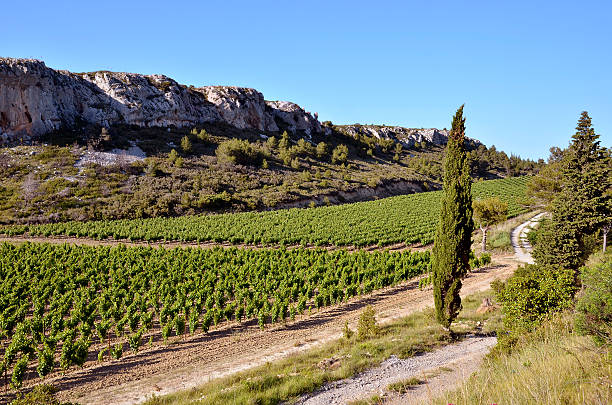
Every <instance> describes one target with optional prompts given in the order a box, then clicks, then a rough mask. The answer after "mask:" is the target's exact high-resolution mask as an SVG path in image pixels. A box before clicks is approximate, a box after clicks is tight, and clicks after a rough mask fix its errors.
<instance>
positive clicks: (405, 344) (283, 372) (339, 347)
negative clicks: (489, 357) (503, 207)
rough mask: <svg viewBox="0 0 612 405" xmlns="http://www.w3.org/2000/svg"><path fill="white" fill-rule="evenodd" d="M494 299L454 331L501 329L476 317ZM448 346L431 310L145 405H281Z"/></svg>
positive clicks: (469, 308)
mask: <svg viewBox="0 0 612 405" xmlns="http://www.w3.org/2000/svg"><path fill="white" fill-rule="evenodd" d="M491 295H492V292H491V291H485V292H481V293H478V294H474V295H472V296H469V297H467V298H466V299H465V300H464V308H463V310H462V312H461V313H460V314H459V317H458V319H457V323H456V325H454V330H461V331H463V332H460V333H459V336H461V335H462V334H463V333H465V332H468V331H473V330H474V328H475V327H476V323H477V322H478V321H480V322H481V323H483V329H484V331H492V330H493V329H495V328H496V327H497V325H498V324H499V318H500V316H501V315H500V313H499V311H494V312H490V313H488V314H482V315H479V314H476V313H475V311H476V309H477V308H478V306H479V305H480V303H481V302H482V299H483V298H484V297H491ZM457 326H459V327H457ZM449 342H450V338H449V335H448V333H447V332H446V331H444V330H443V329H442V328H441V327H440V326H439V325H438V324H437V323H436V322H435V319H434V315H433V310H431V309H427V310H425V311H421V312H417V313H414V314H411V315H409V316H407V317H405V318H402V319H400V320H398V321H394V322H392V323H390V324H387V325H384V326H382V327H381V328H380V332H379V334H378V335H377V336H375V337H372V338H369V339H367V340H363V341H359V340H357V339H356V337H353V338H351V339H345V338H341V339H338V340H336V341H333V342H330V343H328V344H325V345H322V346H320V347H317V348H314V349H310V350H308V351H306V352H303V353H299V354H294V355H292V356H289V357H287V358H285V359H283V360H279V361H276V362H273V363H268V364H266V365H264V366H261V367H257V368H254V369H251V370H248V371H245V372H241V373H237V374H235V375H232V376H229V377H226V378H223V379H219V380H214V381H211V382H210V383H208V384H205V385H203V386H201V387H197V388H195V389H191V390H188V391H184V392H179V393H176V394H172V395H168V396H161V397H155V398H153V399H151V400H149V401H148V402H147V403H146V404H147V405H158V404H177V405H178V404H181V405H183V404H195V403H197V404H222V403H231V404H234V403H235V404H277V403H280V402H282V401H292V400H295V399H296V398H298V397H299V396H300V395H302V394H306V393H309V392H312V391H314V390H316V389H317V388H319V387H321V386H322V385H323V384H325V383H327V382H330V381H335V380H339V379H344V378H348V377H351V376H353V375H355V374H357V373H359V372H361V371H364V370H366V369H368V368H371V367H374V366H377V365H379V364H380V363H381V362H382V361H383V360H385V359H387V358H388V357H389V356H391V355H392V354H393V355H396V356H398V357H400V358H407V357H411V356H414V355H415V354H417V353H422V352H425V351H430V350H433V349H435V348H437V347H439V346H443V345H446V344H448V343H449ZM329 359H334V360H335V361H334V362H333V364H334V366H331V367H324V366H321V364H322V361H324V360H329ZM327 364H329V362H328V363H327ZM366 401H371V402H362V403H377V401H378V399H377V398H370V399H367V400H366Z"/></svg>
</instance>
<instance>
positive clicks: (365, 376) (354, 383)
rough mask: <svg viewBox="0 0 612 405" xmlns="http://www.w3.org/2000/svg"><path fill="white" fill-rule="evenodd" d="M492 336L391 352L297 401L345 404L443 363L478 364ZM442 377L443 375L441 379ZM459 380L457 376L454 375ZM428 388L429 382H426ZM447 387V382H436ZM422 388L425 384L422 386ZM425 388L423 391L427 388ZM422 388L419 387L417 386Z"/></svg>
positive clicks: (305, 404)
mask: <svg viewBox="0 0 612 405" xmlns="http://www.w3.org/2000/svg"><path fill="white" fill-rule="evenodd" d="M496 342H497V338H495V337H477V336H472V337H468V338H467V339H465V340H463V341H461V342H459V343H456V344H452V345H448V346H445V347H443V348H441V349H438V350H435V351H433V352H429V353H426V354H423V355H420V356H415V357H410V358H407V359H399V358H397V357H395V356H391V357H390V358H388V359H387V360H385V361H384V362H382V363H381V365H380V366H379V367H376V368H372V369H369V370H367V371H365V372H363V373H361V374H359V375H357V376H355V377H353V378H349V379H345V380H341V381H337V382H334V383H331V384H327V385H325V386H324V387H323V388H321V389H320V390H319V391H316V392H315V393H314V394H312V395H309V396H308V397H304V398H302V399H301V400H299V401H298V402H297V404H303V405H331V404H345V403H347V402H350V401H355V400H358V399H363V398H368V397H370V396H373V395H385V393H386V392H387V387H388V386H389V384H392V383H395V382H400V381H404V380H407V379H409V378H411V377H416V378H421V379H422V378H423V377H424V376H426V373H431V372H433V371H435V370H436V369H438V368H440V367H442V366H444V367H445V368H452V367H453V366H454V367H455V368H457V366H461V367H459V368H460V369H461V370H463V368H464V367H465V366H466V365H468V364H470V365H471V364H478V363H479V362H480V360H481V359H482V357H483V356H484V354H485V353H487V352H488V351H489V350H490V349H491V347H493V346H494V345H495V343H496ZM466 377H467V376H466ZM445 380H446V379H445ZM457 380H458V381H460V380H459V379H457ZM427 385H428V386H429V387H428V388H429V390H431V389H432V387H431V383H429V384H427ZM438 385H440V386H443V387H445V388H448V386H449V384H448V382H445V383H444V384H438ZM422 388H425V387H422ZM429 390H427V391H425V392H430V391H429ZM421 391H423V389H421ZM417 393H418V392H417V390H416V389H415V392H410V393H409V395H402V396H400V397H398V398H394V399H393V400H392V401H393V402H396V403H404V404H405V403H408V402H411V401H410V399H409V398H410V397H412V396H416V395H414V394H417Z"/></svg>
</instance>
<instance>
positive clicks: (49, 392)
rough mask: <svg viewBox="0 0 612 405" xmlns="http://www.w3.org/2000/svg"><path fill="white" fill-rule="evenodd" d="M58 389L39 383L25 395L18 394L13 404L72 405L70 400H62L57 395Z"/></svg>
mask: <svg viewBox="0 0 612 405" xmlns="http://www.w3.org/2000/svg"><path fill="white" fill-rule="evenodd" d="M58 391H59V390H58V389H57V388H55V387H53V386H51V385H37V386H35V387H34V388H33V389H32V391H30V392H28V393H27V394H26V395H25V396H22V395H18V396H17V399H15V400H14V401H13V402H11V405H71V403H69V402H60V401H59V400H58V399H57V398H56V397H55V394H56V393H57V392H58Z"/></svg>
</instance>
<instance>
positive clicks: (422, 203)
mask: <svg viewBox="0 0 612 405" xmlns="http://www.w3.org/2000/svg"><path fill="white" fill-rule="evenodd" d="M528 179H529V178H528V177H513V178H507V179H500V180H489V181H483V182H478V183H475V184H473V186H472V191H473V194H474V198H476V199H480V198H487V197H491V196H497V197H499V198H500V199H502V200H503V201H505V202H507V203H508V209H509V212H508V214H509V216H510V217H513V216H516V215H518V214H520V213H523V212H525V210H526V209H525V208H524V207H523V205H521V202H522V200H523V199H524V196H525V189H526V184H527V181H528ZM440 193H441V192H439V191H433V192H426V193H418V194H411V195H404V196H398V197H391V198H385V199H382V200H377V201H370V202H361V203H353V204H345V205H340V206H333V207H317V208H307V209H297V208H296V209H289V210H278V211H267V212H250V213H237V214H222V215H204V216H185V217H178V218H150V219H140V220H118V221H93V222H66V223H58V224H47V225H34V226H27V225H26V226H10V227H3V228H0V233H4V234H7V235H19V234H25V233H27V234H30V235H33V236H56V235H64V236H75V237H89V238H95V239H107V238H113V239H127V240H142V241H162V240H166V241H170V240H172V241H184V242H188V241H189V242H205V241H214V242H230V243H249V244H302V245H307V244H309V245H316V246H324V245H337V246H349V245H354V246H369V245H380V246H387V245H390V244H393V243H402V242H403V243H407V244H413V243H422V244H427V243H431V242H432V241H433V235H434V231H435V227H436V223H437V218H438V214H439V212H440V206H439V204H440V196H441V194H440Z"/></svg>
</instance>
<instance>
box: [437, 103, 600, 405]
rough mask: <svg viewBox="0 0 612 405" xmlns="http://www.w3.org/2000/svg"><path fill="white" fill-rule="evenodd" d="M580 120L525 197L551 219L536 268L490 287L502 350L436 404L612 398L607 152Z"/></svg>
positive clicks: (538, 237)
mask: <svg viewBox="0 0 612 405" xmlns="http://www.w3.org/2000/svg"><path fill="white" fill-rule="evenodd" d="M598 138H599V136H598V135H596V134H595V131H594V129H593V127H592V126H591V119H590V117H589V116H588V114H587V113H586V112H584V113H582V115H581V117H580V120H579V121H578V126H577V128H576V133H575V134H574V135H573V136H572V141H571V143H570V146H569V147H568V148H567V149H559V148H553V149H551V158H550V159H549V164H548V165H547V166H546V168H545V169H544V170H542V172H541V173H540V175H538V176H536V177H534V178H533V179H532V180H531V182H530V184H529V195H530V196H531V197H532V199H533V201H534V202H535V203H536V204H537V205H539V206H540V207H543V208H545V209H546V210H547V211H549V212H550V214H551V216H550V218H549V219H547V220H545V221H544V222H543V224H542V225H541V227H539V228H538V229H537V230H535V231H532V233H533V235H532V236H531V237H530V238H529V239H530V241H531V243H533V244H534V253H533V256H534V258H535V264H534V265H526V266H524V267H521V268H519V269H518V270H517V271H516V272H515V274H514V275H513V276H512V277H510V278H509V279H508V280H507V281H506V282H503V283H502V282H496V283H494V284H493V288H494V290H495V292H496V296H497V299H498V300H499V302H500V304H501V309H502V313H503V327H502V328H500V330H499V331H498V345H497V347H496V348H495V350H494V351H493V352H492V353H491V354H490V355H489V357H488V359H487V360H486V362H485V364H484V366H483V368H482V369H481V370H480V371H479V372H478V373H477V374H476V375H474V376H473V377H471V378H470V379H469V380H468V381H467V382H466V383H465V384H464V385H463V386H462V387H461V388H460V389H459V390H457V391H456V392H453V393H449V394H447V395H445V396H444V397H443V398H441V399H440V400H439V401H438V402H437V403H440V404H442V403H453V404H474V403H516V404H519V403H520V404H531V403H533V404H541V403H555V404H556V403H564V404H584V403H588V404H606V403H610V402H611V401H612V389H611V387H612V357H611V352H610V350H611V348H612V254H611V252H610V251H609V249H607V246H606V237H605V236H606V233H607V232H608V231H609V228H610V220H611V218H612V216H611V211H610V210H611V205H612V203H611V200H612V195H611V190H612V184H611V181H612V180H611V178H612V176H611V174H612V159H611V155H610V150H609V149H608V148H605V147H602V146H601V145H600V141H599V140H598Z"/></svg>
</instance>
